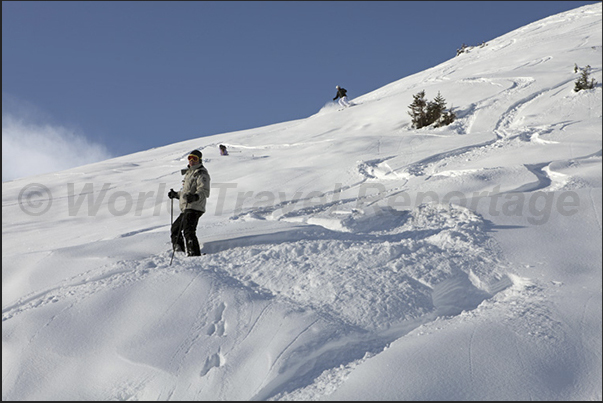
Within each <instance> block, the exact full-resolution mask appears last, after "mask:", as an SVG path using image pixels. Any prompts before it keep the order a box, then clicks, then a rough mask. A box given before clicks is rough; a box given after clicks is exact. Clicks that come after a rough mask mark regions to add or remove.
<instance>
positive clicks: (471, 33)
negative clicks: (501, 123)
mask: <svg viewBox="0 0 603 403" xmlns="http://www.w3.org/2000/svg"><path fill="white" fill-rule="evenodd" d="M595 3H598V2H580V1H546V2H542V1H524V2H515V1H501V2H466V1H459V2H417V1H408V2H380V1H376V2H238V1H234V2H62V1H59V2H38V1H32V2H17V1H3V2H2V88H3V90H2V142H3V154H2V171H3V175H2V180H3V181H6V180H12V179H15V178H19V177H25V176H31V175H36V174H39V173H45V172H53V171H59V170H64V169H68V168H70V167H74V166H79V165H84V164H86V163H90V162H96V161H100V160H104V159H108V158H111V157H114V156H120V155H127V154H130V153H134V152H138V151H144V150H147V149H150V148H153V147H158V146H163V145H168V144H173V143H176V142H180V141H184V140H189V139H192V138H197V137H202V136H207V135H213V134H219V133H227V132H232V131H238V130H244V129H250V128H256V127H261V126H266V125H270V124H274V123H280V122H285V121H290V120H295V119H300V118H305V117H308V116H311V115H312V114H314V113H316V112H317V111H319V110H320V109H321V108H322V107H323V106H324V105H325V104H327V103H329V102H332V101H331V100H332V98H333V97H334V96H335V85H341V86H343V87H344V88H346V89H347V90H348V95H349V97H350V98H351V99H353V98H355V97H358V96H360V95H363V94H366V93H368V92H371V91H373V90H375V89H378V88H380V87H382V86H384V85H387V84H389V83H391V82H394V81H397V80H399V79H401V78H403V77H407V76H409V75H412V74H414V73H417V72H420V71H423V70H426V69H428V68H431V67H434V66H436V65H438V64H440V63H442V62H444V61H446V60H449V59H451V58H453V57H454V56H455V54H456V50H457V49H458V48H460V47H461V46H462V45H463V44H467V45H476V44H479V43H482V42H484V41H489V40H492V39H494V38H496V37H499V36H501V35H504V34H506V33H508V32H511V31H513V30H515V29H517V28H520V27H522V26H525V25H527V24H530V23H532V22H535V21H537V20H539V19H542V18H546V17H549V16H552V15H555V14H558V13H560V12H563V11H568V10H572V9H575V8H578V7H581V6H583V5H587V4H595ZM401 113H404V112H403V111H401ZM28 155H30V156H31V155H35V156H36V159H37V160H38V161H40V162H41V163H39V164H34V165H33V166H32V164H31V163H30V162H29V161H28V160H27V157H26V156H28Z"/></svg>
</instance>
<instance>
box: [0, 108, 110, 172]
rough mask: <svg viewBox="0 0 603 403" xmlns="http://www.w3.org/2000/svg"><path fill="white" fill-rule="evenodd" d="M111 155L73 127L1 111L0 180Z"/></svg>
mask: <svg viewBox="0 0 603 403" xmlns="http://www.w3.org/2000/svg"><path fill="white" fill-rule="evenodd" d="M3 98H4V97H3ZM26 120H27V121H26ZM111 157H112V156H111V155H110V153H109V151H108V150H107V149H106V147H104V146H103V145H101V144H96V143H93V142H90V141H89V140H88V139H86V137H85V136H84V135H82V134H80V133H77V132H75V131H74V130H72V129H68V128H65V127H63V126H60V125H50V124H44V123H31V122H30V121H29V119H24V118H19V117H16V116H14V115H13V114H11V113H5V112H4V111H3V112H2V182H5V181H9V180H13V179H17V178H23V177H27V176H32V175H38V174H43V173H49V172H56V171H62V170H65V169H69V168H73V167H76V166H80V165H85V164H90V163H93V162H97V161H102V160H105V159H108V158H111Z"/></svg>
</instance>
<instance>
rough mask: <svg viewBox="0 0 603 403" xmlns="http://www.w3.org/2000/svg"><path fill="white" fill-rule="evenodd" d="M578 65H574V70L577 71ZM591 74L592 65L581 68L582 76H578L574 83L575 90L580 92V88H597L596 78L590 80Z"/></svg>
mask: <svg viewBox="0 0 603 403" xmlns="http://www.w3.org/2000/svg"><path fill="white" fill-rule="evenodd" d="M577 67H578V66H577V65H576V66H575V67H574V71H576V68H577ZM589 74H590V66H586V67H584V68H581V69H580V78H578V80H576V82H575V83H574V84H575V85H574V91H576V92H578V91H580V90H591V89H593V88H595V84H596V81H595V79H594V78H593V79H592V80H590V81H589V80H588V78H589Z"/></svg>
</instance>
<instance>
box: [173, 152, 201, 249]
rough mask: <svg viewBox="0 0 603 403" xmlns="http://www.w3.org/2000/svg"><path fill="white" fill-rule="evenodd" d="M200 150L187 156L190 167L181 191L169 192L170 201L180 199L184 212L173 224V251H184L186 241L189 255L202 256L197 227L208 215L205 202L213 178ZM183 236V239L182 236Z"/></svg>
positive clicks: (185, 171) (185, 170)
mask: <svg viewBox="0 0 603 403" xmlns="http://www.w3.org/2000/svg"><path fill="white" fill-rule="evenodd" d="M202 157H203V154H201V151H199V150H193V151H191V153H190V154H189V156H188V168H187V169H184V170H183V171H182V173H183V174H184V181H183V184H182V189H181V190H180V191H179V192H175V191H174V190H173V189H172V190H170V191H169V193H168V197H169V198H170V199H179V200H180V210H181V211H182V213H180V215H179V216H178V218H177V219H176V221H174V223H173V224H172V248H173V250H174V251H180V252H184V241H185V240H186V254H187V255H188V256H200V255H201V248H200V246H199V240H198V239H197V234H196V232H197V224H198V223H199V218H201V216H202V215H203V213H205V203H206V199H207V198H208V197H209V187H210V177H209V172H207V169H205V167H204V166H203V162H202V160H201V158H202ZM183 234H184V239H183V237H182V235H183Z"/></svg>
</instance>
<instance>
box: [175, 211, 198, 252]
mask: <svg viewBox="0 0 603 403" xmlns="http://www.w3.org/2000/svg"><path fill="white" fill-rule="evenodd" d="M202 215H203V212H202V211H197V210H184V211H183V212H182V213H180V215H179V216H178V218H176V221H174V223H173V224H172V247H173V248H180V249H179V250H181V251H184V250H185V249H184V242H185V241H186V254H187V255H188V256H201V248H200V247H199V240H198V239H197V234H196V233H197V224H199V218H201V216H202ZM182 234H184V237H182ZM176 250H178V249H176Z"/></svg>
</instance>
